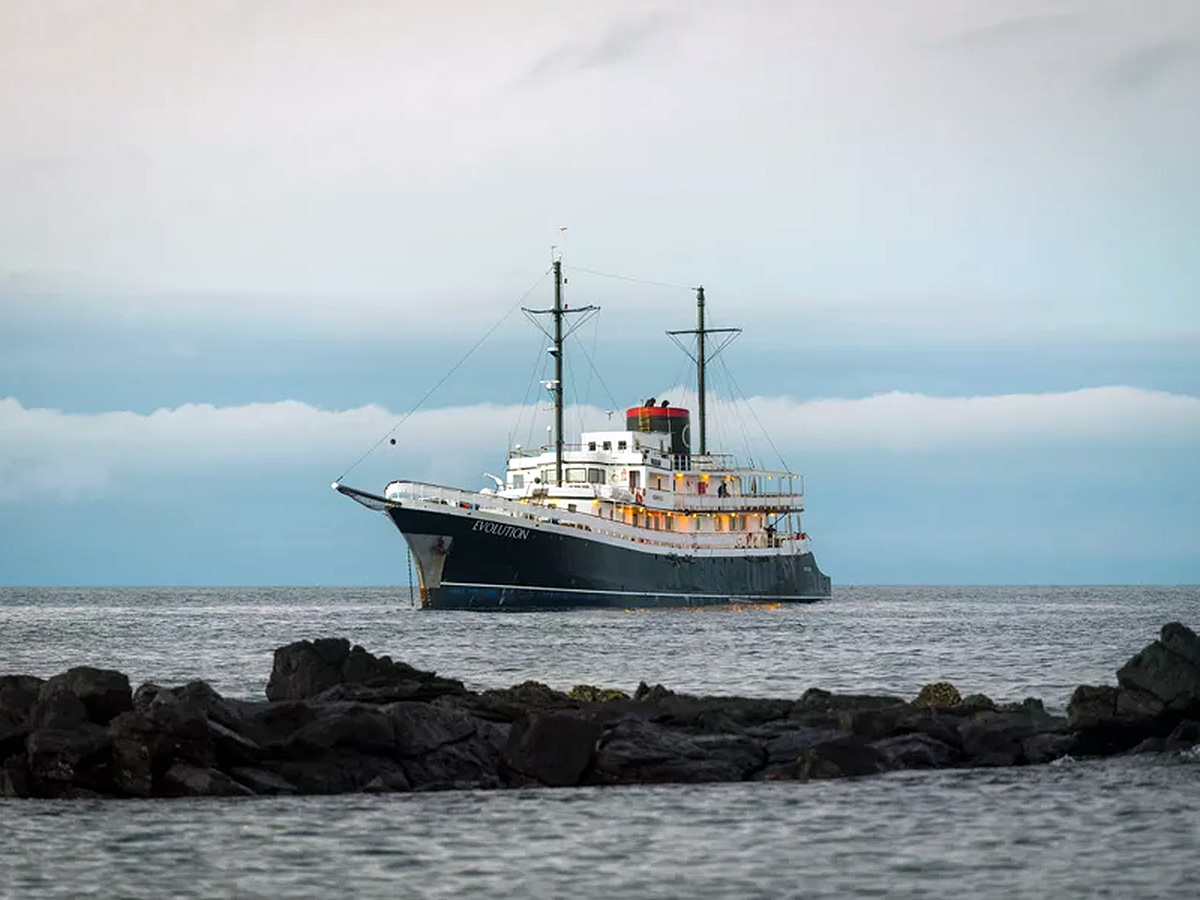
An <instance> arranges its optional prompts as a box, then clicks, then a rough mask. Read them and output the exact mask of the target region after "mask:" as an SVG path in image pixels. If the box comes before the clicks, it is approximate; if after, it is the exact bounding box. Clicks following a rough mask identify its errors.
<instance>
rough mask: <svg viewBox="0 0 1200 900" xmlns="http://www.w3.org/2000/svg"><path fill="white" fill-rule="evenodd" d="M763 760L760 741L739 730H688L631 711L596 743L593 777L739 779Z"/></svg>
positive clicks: (638, 781) (653, 780) (619, 781)
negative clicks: (706, 732) (716, 732)
mask: <svg viewBox="0 0 1200 900" xmlns="http://www.w3.org/2000/svg"><path fill="white" fill-rule="evenodd" d="M765 762H766V751H765V749H764V748H763V746H762V744H760V743H759V742H757V741H755V740H753V739H752V738H748V737H745V736H742V735H689V734H687V733H685V732H684V731H683V730H681V729H677V728H669V727H666V726H664V725H661V724H658V723H655V722H648V721H646V720H644V719H640V718H635V717H633V716H629V717H625V718H622V719H619V720H617V721H616V722H615V723H612V724H611V725H610V726H608V727H606V728H605V730H604V732H603V733H602V734H601V736H600V739H599V741H597V743H596V760H595V777H596V780H598V781H600V782H603V783H610V784H647V783H655V784H657V783H665V782H705V781H741V780H743V779H745V778H747V777H749V776H750V775H751V774H752V773H753V772H755V771H756V770H758V769H761V768H762V766H763V765H764V764H765Z"/></svg>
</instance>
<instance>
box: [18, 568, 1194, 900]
mask: <svg viewBox="0 0 1200 900" xmlns="http://www.w3.org/2000/svg"><path fill="white" fill-rule="evenodd" d="M407 604H408V594H407V591H406V590H405V589H401V590H399V591H397V590H394V589H370V590H364V589H341V590H338V589H311V588H274V589H262V588H254V589H249V588H247V589H229V588H221V589H143V588H120V589H103V590H98V589H86V590H85V589H78V590H69V589H36V590H30V589H0V672H30V673H34V674H40V675H49V674H53V673H54V672H57V671H60V670H62V669H63V668H65V667H67V666H68V665H76V664H82V663H88V664H92V665H102V666H110V667H115V668H119V669H121V670H122V671H124V672H126V673H128V674H129V675H130V677H131V679H132V680H133V681H134V683H135V684H136V683H138V682H140V681H142V680H145V679H154V680H156V681H159V682H161V683H178V682H182V681H186V680H190V679H193V678H205V679H206V680H208V681H209V682H210V683H212V684H213V685H214V686H215V687H216V688H217V689H218V690H220V691H221V692H223V693H225V694H227V695H231V696H243V697H261V696H262V691H263V687H264V685H265V683H266V678H267V675H268V674H269V672H270V667H271V651H272V650H273V649H274V648H275V647H276V646H279V645H280V644H283V643H287V642H289V641H292V640H296V639H298V638H302V637H315V636H320V635H332V634H337V635H346V636H348V637H350V638H352V639H353V640H355V641H357V642H358V643H361V644H363V645H364V646H365V647H367V648H368V649H369V650H371V651H373V652H377V653H378V652H387V653H390V654H391V655H393V656H394V657H396V658H400V659H404V660H405V661H408V662H411V663H413V664H414V665H418V666H421V667H423V668H430V669H435V670H438V671H440V672H442V673H444V674H446V675H450V676H454V677H459V678H463V679H464V680H465V681H466V682H467V683H468V685H469V686H471V687H475V688H481V687H495V686H503V685H508V684H511V683H513V682H514V681H520V680H524V679H525V678H536V679H538V680H540V681H544V682H546V683H549V684H551V685H553V686H555V687H558V688H567V687H570V686H571V685H572V684H575V683H577V682H589V683H596V684H604V685H613V686H619V687H626V688H631V687H633V686H634V685H636V684H637V682H638V681H640V680H646V681H649V682H651V683H653V682H662V683H664V684H666V685H668V686H669V687H673V688H675V689H677V690H686V691H689V692H698V693H737V694H743V695H759V696H797V695H799V694H800V693H801V692H803V691H804V690H805V689H806V688H808V687H812V686H821V687H825V688H829V689H833V690H850V691H886V692H894V693H899V694H913V693H915V692H916V690H917V688H918V687H919V686H920V684H922V683H924V682H928V681H933V680H938V679H943V678H948V679H949V680H951V681H953V682H955V683H956V684H957V685H959V687H960V688H961V689H963V691H964V693H965V692H974V691H982V692H984V693H987V694H989V695H990V696H992V697H993V698H995V699H997V700H1015V699H1020V698H1023V697H1025V696H1030V695H1032V696H1039V697H1042V698H1043V699H1044V700H1045V701H1046V703H1047V705H1048V706H1051V707H1058V708H1060V709H1061V708H1062V707H1063V706H1065V704H1066V700H1067V698H1068V697H1069V695H1070V691H1071V689H1072V688H1073V687H1074V686H1075V685H1076V684H1079V683H1081V682H1099V683H1104V682H1109V683H1111V682H1112V681H1113V672H1114V670H1115V668H1116V667H1117V666H1118V665H1119V664H1120V663H1121V662H1123V661H1124V660H1125V659H1126V658H1127V657H1128V656H1130V655H1131V654H1132V653H1134V652H1136V651H1137V650H1138V649H1140V648H1141V647H1142V646H1144V645H1145V644H1146V643H1147V642H1148V641H1149V640H1151V639H1152V638H1153V637H1154V636H1155V635H1156V634H1157V631H1158V628H1159V627H1160V626H1161V625H1162V623H1164V622H1166V621H1169V620H1173V619H1178V620H1182V621H1184V622H1186V623H1188V624H1190V625H1192V626H1193V627H1196V626H1197V625H1200V588H1195V587H1181V588H1142V587H1137V588H1127V587H1121V588H970V587H963V588H898V587H893V588H865V587H863V588H843V589H839V590H838V592H837V595H836V597H835V599H834V600H833V601H832V602H829V603H824V604H818V605H814V606H804V607H782V608H776V609H743V610H702V611H653V612H620V611H597V612H578V613H567V614H562V613H546V614H507V615H488V614H467V613H429V612H416V611H413V610H411V609H410V608H409V607H408V605H407ZM1198 846H1200V754H1197V753H1195V752H1193V753H1190V754H1183V755H1176V756H1171V757H1138V758H1120V759H1111V760H1106V761H1095V762H1087V761H1081V762H1071V761H1067V762H1064V763H1061V764H1056V765H1052V766H1042V767H1031V768H1023V769H1010V770H974V771H947V772H931V773H897V774H894V775H888V776H883V777H878V778H869V779H861V780H854V781H838V782H828V783H811V784H752V785H751V784H747V785H741V784H738V785H713V786H668V787H655V788H623V789H611V790H591V789H586V790H568V791H549V790H546V791H519V792H511V793H487V792H451V793H447V794H429V795H410V796H384V797H364V796H347V797H332V798H321V797H310V798H286V799H254V800H238V801H223V800H203V801H182V800H181V801H165V802H159V801H154V802H150V801H96V802H83V803H60V802H38V801H0V860H2V862H0V896H38V897H43V896H63V897H66V896H80V895H87V894H93V895H104V896H123V897H141V896H145V897H150V896H164V895H172V896H264V897H265V896H313V895H322V894H329V893H332V892H338V893H347V894H353V895H359V896H362V895H389V896H431V897H440V896H464V895H470V896H522V897H540V896H547V897H550V896H564V895H573V896H586V897H600V896H603V897H618V896H620V897H643V896H672V897H674V896H695V897H701V896H709V897H716V896H806V897H811V896H846V895H850V894H857V895H862V894H878V895H889V896H961V895H964V894H972V895H975V896H977V897H984V898H989V897H1010V896H1014V895H1019V896H1046V897H1050V896H1053V897H1085V896H1086V897H1092V896H1114V897H1131V896H1144V897H1181V898H1182V897H1188V898H1191V897H1194V896H1195V895H1196V884H1197V883H1200V855H1198V854H1197V853H1196V848H1197V847H1198Z"/></svg>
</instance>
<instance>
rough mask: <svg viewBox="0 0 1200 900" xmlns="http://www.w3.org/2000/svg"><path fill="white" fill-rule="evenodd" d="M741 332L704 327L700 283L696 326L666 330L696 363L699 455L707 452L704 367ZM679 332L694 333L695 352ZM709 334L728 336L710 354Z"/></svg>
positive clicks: (701, 287)
mask: <svg viewBox="0 0 1200 900" xmlns="http://www.w3.org/2000/svg"><path fill="white" fill-rule="evenodd" d="M741 333H742V329H740V328H706V327H704V285H701V286H700V287H698V288H696V327H695V328H690V329H686V330H683V331H668V332H667V334H668V335H670V337H671V340H673V341H674V342H675V343H676V345H677V346H678V347H679V349H681V350H682V351H683V352H684V353H686V354H687V355H688V356H690V357H691V358H692V360H693V361H694V362H695V363H696V390H697V393H698V394H699V397H698V399H697V403H696V412H697V413H698V420H699V425H700V446H699V447H698V449H697V453H698V454H699V455H700V456H703V455H705V454H706V453H708V446H707V445H708V440H707V438H708V435H707V427H706V426H707V423H706V421H705V409H704V406H705V383H704V376H705V367H706V365H707V364H708V363H709V362H710V361H711V360H714V359H716V358H717V354H719V353H720V352H721V351H722V350H724V349H725V348H726V347H728V346H729V345H730V344H731V343H733V341H734V339H736V338H737V336H738V335H739V334H741ZM681 334H694V335H696V352H695V354H693V353H692V351H691V349H690V348H689V347H688V346H687V345H686V344H684V343H683V342H682V341H681V340H679V338H678V335H681ZM709 334H728V335H729V337H727V338H726V339H725V340H723V341H722V342H721V343H720V344H719V345H718V346H717V349H716V350H714V351H713V352H712V355H711V356H708V355H707V354H706V347H705V344H704V338H705V336H706V335H709Z"/></svg>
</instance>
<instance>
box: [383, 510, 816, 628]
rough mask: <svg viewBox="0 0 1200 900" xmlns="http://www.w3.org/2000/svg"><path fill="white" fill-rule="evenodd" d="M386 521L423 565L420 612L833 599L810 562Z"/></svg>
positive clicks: (459, 524) (483, 526) (399, 514)
mask: <svg viewBox="0 0 1200 900" xmlns="http://www.w3.org/2000/svg"><path fill="white" fill-rule="evenodd" d="M385 512H386V514H387V516H388V517H389V518H390V519H391V520H392V522H393V524H395V526H396V527H397V529H399V531H400V532H401V534H402V535H404V538H405V540H406V541H407V542H408V545H409V548H410V549H411V550H412V553H413V557H414V559H415V561H416V562H417V565H418V569H419V574H420V580H421V588H422V589H421V597H422V605H423V606H426V607H429V608H433V609H476V610H530V609H571V608H587V607H619V608H643V607H677V606H712V605H729V604H731V603H732V604H736V603H804V602H812V601H816V600H822V599H827V598H828V597H829V596H830V593H831V585H830V579H829V577H828V576H826V575H825V574H824V573H822V572H821V570H820V569H819V568H818V566H817V563H816V560H815V558H814V557H813V555H812V553H788V554H783V553H779V552H772V551H753V550H742V551H726V552H724V553H716V552H712V551H709V552H705V551H699V552H689V551H686V550H672V551H669V550H667V548H663V547H656V548H653V549H648V548H646V547H642V546H639V547H634V546H631V545H629V544H627V543H625V542H619V543H618V542H615V541H611V540H604V539H602V538H599V537H597V536H595V535H589V534H588V533H587V532H583V531H579V530H577V529H568V528H564V527H561V526H557V525H553V524H549V523H547V524H545V525H531V526H526V525H524V524H520V525H518V524H512V523H510V522H505V521H502V520H499V519H497V518H495V517H488V516H483V515H481V514H479V513H478V512H471V511H463V510H457V509H456V510H454V511H453V512H451V511H444V512H443V511H440V510H429V509H422V508H414V507H412V506H399V505H395V506H389V507H387V508H386V509H385ZM622 544H624V545H622Z"/></svg>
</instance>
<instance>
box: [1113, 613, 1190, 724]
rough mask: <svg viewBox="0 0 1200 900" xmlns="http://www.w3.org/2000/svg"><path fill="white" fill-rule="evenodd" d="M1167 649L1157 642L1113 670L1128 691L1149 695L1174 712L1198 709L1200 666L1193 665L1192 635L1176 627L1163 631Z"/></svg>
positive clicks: (1168, 627) (1184, 629) (1172, 626)
mask: <svg viewBox="0 0 1200 900" xmlns="http://www.w3.org/2000/svg"><path fill="white" fill-rule="evenodd" d="M1162 635H1163V636H1164V637H1166V638H1167V639H1168V641H1169V642H1170V645H1169V646H1168V644H1167V642H1164V641H1162V640H1157V641H1155V642H1154V643H1152V644H1150V645H1148V646H1147V647H1145V648H1144V649H1143V650H1141V651H1140V652H1138V653H1137V654H1135V655H1134V656H1133V657H1132V658H1131V659H1130V660H1129V661H1128V662H1127V663H1125V665H1123V666H1122V667H1121V668H1120V669H1118V670H1117V682H1118V683H1119V684H1120V685H1121V687H1122V688H1124V689H1126V690H1129V691H1139V692H1142V693H1145V694H1149V695H1151V696H1153V697H1155V698H1156V699H1158V700H1159V701H1161V702H1162V704H1163V705H1164V706H1167V707H1171V708H1172V709H1177V710H1188V709H1193V708H1200V663H1197V662H1195V661H1194V659H1193V656H1194V651H1195V646H1194V644H1195V643H1196V642H1197V640H1198V639H1197V638H1196V635H1195V634H1194V633H1193V632H1192V631H1191V630H1190V629H1188V628H1186V627H1184V626H1183V625H1181V624H1179V623H1177V622H1176V623H1172V624H1171V625H1167V626H1166V627H1164V628H1163V632H1162Z"/></svg>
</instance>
